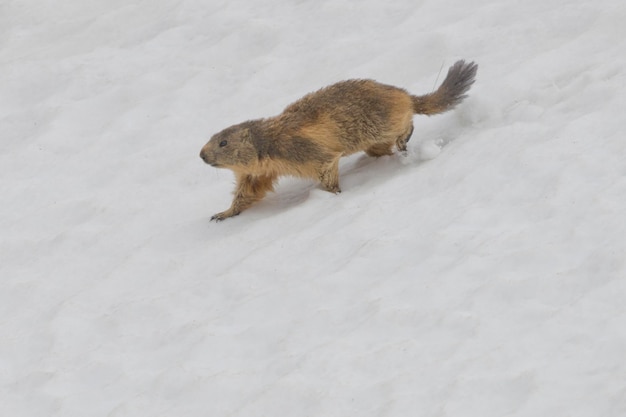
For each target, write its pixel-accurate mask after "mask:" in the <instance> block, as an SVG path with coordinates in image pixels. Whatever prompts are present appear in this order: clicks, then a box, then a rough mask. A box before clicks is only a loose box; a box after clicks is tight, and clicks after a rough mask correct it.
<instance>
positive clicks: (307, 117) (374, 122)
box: [279, 80, 413, 155]
mask: <svg viewBox="0 0 626 417" xmlns="http://www.w3.org/2000/svg"><path fill="white" fill-rule="evenodd" d="M279 117H280V118H284V120H285V121H288V120H293V121H294V122H296V123H297V124H299V128H300V129H299V130H298V131H299V133H301V134H302V135H303V137H309V138H311V139H314V140H316V141H319V142H320V143H323V144H325V145H326V146H327V147H328V148H330V149H333V150H335V151H338V152H342V153H343V154H344V155H349V154H351V153H354V152H358V151H362V150H365V149H367V148H368V147H369V146H370V145H371V144H373V143H376V142H380V141H381V140H384V139H390V138H391V137H392V136H393V137H394V139H395V137H396V136H398V135H399V134H401V133H402V132H404V131H406V125H407V123H409V122H410V121H411V119H412V117H413V103H412V100H411V96H410V95H409V94H408V93H407V92H406V91H405V90H403V89H401V88H397V87H393V86H390V85H385V84H381V83H378V82H376V81H372V80H348V81H342V82H339V83H336V84H333V85H330V86H328V87H325V88H322V89H321V90H318V91H316V92H313V93H310V94H307V95H306V96H304V97H302V98H301V99H300V100H298V101H296V102H295V103H293V104H291V105H289V106H288V107H287V108H286V109H285V111H284V112H283V114H282V115H281V116H279Z"/></svg>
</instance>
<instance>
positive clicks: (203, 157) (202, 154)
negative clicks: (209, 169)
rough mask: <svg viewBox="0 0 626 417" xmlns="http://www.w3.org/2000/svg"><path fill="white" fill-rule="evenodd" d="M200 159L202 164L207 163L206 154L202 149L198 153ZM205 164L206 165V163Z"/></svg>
mask: <svg viewBox="0 0 626 417" xmlns="http://www.w3.org/2000/svg"><path fill="white" fill-rule="evenodd" d="M200 158H202V160H203V161H204V162H207V160H206V153H205V152H204V149H203V150H201V151H200ZM207 164H208V162H207Z"/></svg>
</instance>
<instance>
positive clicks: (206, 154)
mask: <svg viewBox="0 0 626 417" xmlns="http://www.w3.org/2000/svg"><path fill="white" fill-rule="evenodd" d="M200 158H202V160H203V161H204V162H205V163H207V164H209V165H214V164H215V161H214V160H213V159H214V158H211V155H209V152H208V150H207V149H206V148H202V150H201V151H200Z"/></svg>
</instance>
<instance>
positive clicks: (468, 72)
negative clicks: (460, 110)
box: [411, 61, 478, 115]
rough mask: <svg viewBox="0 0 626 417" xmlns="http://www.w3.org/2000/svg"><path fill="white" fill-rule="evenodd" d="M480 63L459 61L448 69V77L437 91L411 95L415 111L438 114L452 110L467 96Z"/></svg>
mask: <svg viewBox="0 0 626 417" xmlns="http://www.w3.org/2000/svg"><path fill="white" fill-rule="evenodd" d="M477 70H478V65H476V64H474V63H473V62H470V63H469V64H467V63H465V61H457V62H456V63H455V64H454V65H452V66H451V67H450V69H449V70H448V75H447V76H446V79H445V80H443V83H442V84H441V86H440V87H439V88H438V89H437V91H435V92H433V93H430V94H426V95H424V96H411V99H413V111H414V112H415V113H419V114H427V115H431V114H437V113H443V112H445V111H448V110H451V109H453V108H454V106H456V105H457V104H459V103H460V102H461V101H463V99H464V98H465V97H467V96H466V95H465V93H467V90H469V89H470V87H471V86H472V84H474V78H475V77H476V71H477Z"/></svg>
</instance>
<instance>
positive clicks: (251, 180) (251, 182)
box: [211, 174, 275, 222]
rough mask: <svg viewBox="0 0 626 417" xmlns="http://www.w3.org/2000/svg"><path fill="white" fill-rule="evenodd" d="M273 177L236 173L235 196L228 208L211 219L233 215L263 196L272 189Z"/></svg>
mask: <svg viewBox="0 0 626 417" xmlns="http://www.w3.org/2000/svg"><path fill="white" fill-rule="evenodd" d="M274 180H275V178H274V177H269V176H260V177H254V176H252V175H246V174H243V175H238V177H237V188H236V189H235V197H234V198H233V202H232V204H231V205H230V208H229V209H228V210H225V211H222V212H221V213H217V214H215V215H213V216H212V217H211V220H215V221H218V222H219V221H222V220H224V219H227V218H229V217H233V216H236V215H238V214H239V213H241V212H242V211H244V210H245V209H247V208H248V207H250V206H251V205H252V204H254V203H256V202H257V201H259V200H261V199H262V198H263V197H265V194H267V192H268V191H273V190H274Z"/></svg>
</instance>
